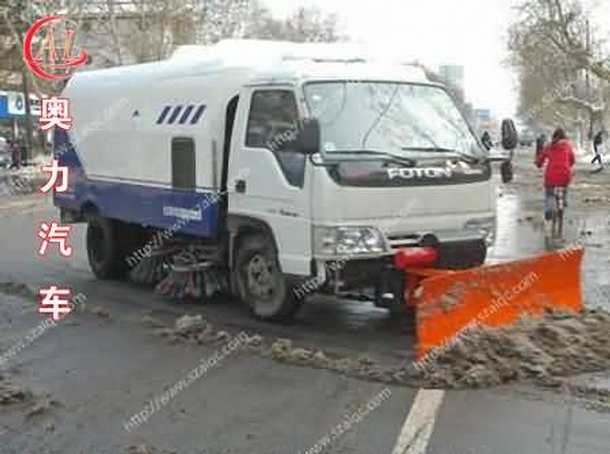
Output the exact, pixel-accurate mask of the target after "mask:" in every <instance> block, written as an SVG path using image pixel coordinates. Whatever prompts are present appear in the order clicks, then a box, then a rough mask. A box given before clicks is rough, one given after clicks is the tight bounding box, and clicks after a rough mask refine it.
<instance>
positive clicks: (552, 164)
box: [536, 128, 575, 221]
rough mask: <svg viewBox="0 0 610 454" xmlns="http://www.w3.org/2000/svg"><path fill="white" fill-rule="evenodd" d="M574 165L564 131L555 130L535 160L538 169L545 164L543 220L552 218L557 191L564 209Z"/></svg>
mask: <svg viewBox="0 0 610 454" xmlns="http://www.w3.org/2000/svg"><path fill="white" fill-rule="evenodd" d="M574 163H575V158H574V149H573V148H572V145H571V144H570V142H569V141H568V138H567V136H566V133H565V131H564V130H563V129H561V128H557V129H556V130H555V132H554V133H553V138H552V140H551V143H549V144H548V145H546V146H545V147H544V148H543V150H542V152H541V153H540V154H539V155H538V157H537V158H536V165H537V166H538V167H539V168H540V167H542V166H544V165H545V164H546V168H545V170H544V188H545V197H544V218H545V219H546V220H547V221H550V220H551V219H552V217H553V210H554V206H555V194H556V193H557V190H559V191H561V192H562V193H563V196H564V197H563V200H564V207H567V190H568V186H569V185H570V183H571V182H572V168H573V167H574Z"/></svg>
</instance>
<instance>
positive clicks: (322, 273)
mask: <svg viewBox="0 0 610 454" xmlns="http://www.w3.org/2000/svg"><path fill="white" fill-rule="evenodd" d="M422 246H431V247H434V248H435V249H436V251H437V257H438V258H437V261H436V264H435V266H434V267H435V268H439V269H450V270H459V269H466V268H472V267H475V266H479V265H481V264H482V263H483V262H484V261H485V257H486V255H487V245H486V243H485V239H484V238H481V237H476V236H475V237H470V238H468V237H458V236H456V237H454V238H453V240H451V239H448V238H445V241H442V242H441V241H439V240H438V238H435V237H430V236H428V237H424V238H421V239H419V240H418V241H417V242H414V243H412V244H409V245H407V246H404V247H407V248H408V247H422ZM400 249H402V248H398V247H397V248H395V249H394V251H392V252H391V253H389V254H387V255H384V256H378V257H369V258H353V259H351V258H346V259H340V260H326V261H322V260H318V261H316V274H317V275H318V276H319V278H321V280H323V281H325V282H326V285H325V289H326V290H328V291H332V292H333V293H336V292H338V291H353V290H356V289H362V288H370V287H375V288H376V287H379V286H382V287H383V286H385V284H384V283H387V282H388V281H393V280H395V279H397V276H398V279H400V280H401V281H402V280H404V275H403V272H402V271H400V270H397V269H396V267H395V265H394V253H395V252H396V251H398V250H400ZM393 285H394V284H392V286H393Z"/></svg>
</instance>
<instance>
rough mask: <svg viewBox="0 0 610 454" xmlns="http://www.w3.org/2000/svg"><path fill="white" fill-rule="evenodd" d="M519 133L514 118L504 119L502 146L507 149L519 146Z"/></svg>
mask: <svg viewBox="0 0 610 454" xmlns="http://www.w3.org/2000/svg"><path fill="white" fill-rule="evenodd" d="M518 142H519V135H518V134H517V128H516V127H515V123H514V122H513V120H510V119H505V120H502V148H504V149H505V150H514V149H515V148H517V144H518Z"/></svg>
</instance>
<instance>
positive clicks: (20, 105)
mask: <svg viewBox="0 0 610 454" xmlns="http://www.w3.org/2000/svg"><path fill="white" fill-rule="evenodd" d="M30 111H31V113H32V115H34V116H36V117H38V116H40V101H39V99H38V98H36V97H33V96H30ZM24 116H25V97H24V96H23V94H22V93H18V92H10V91H9V92H6V91H5V92H0V120H2V119H11V118H22V117H24Z"/></svg>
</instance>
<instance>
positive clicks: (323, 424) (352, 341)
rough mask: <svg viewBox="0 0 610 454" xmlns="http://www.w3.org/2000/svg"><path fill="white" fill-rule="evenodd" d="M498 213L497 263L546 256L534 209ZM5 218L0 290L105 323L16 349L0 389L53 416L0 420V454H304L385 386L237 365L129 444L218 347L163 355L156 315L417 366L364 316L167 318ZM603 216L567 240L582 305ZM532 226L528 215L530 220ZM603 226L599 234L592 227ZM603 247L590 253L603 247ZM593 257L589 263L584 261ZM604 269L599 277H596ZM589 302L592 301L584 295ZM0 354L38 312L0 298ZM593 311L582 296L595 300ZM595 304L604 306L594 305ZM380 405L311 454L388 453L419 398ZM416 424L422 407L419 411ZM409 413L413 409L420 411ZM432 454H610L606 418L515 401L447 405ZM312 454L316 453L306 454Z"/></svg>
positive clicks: (237, 310) (490, 393)
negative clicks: (576, 259)
mask: <svg viewBox="0 0 610 454" xmlns="http://www.w3.org/2000/svg"><path fill="white" fill-rule="evenodd" d="M499 200H500V205H501V208H500V213H501V215H502V218H501V223H500V225H501V228H500V230H499V238H498V244H497V247H496V248H495V249H494V250H493V251H492V259H497V260H504V259H509V258H514V257H519V256H526V255H528V254H530V253H534V252H539V251H542V250H544V248H545V245H544V240H543V238H542V236H541V235H540V232H539V231H537V230H536V225H535V219H534V220H533V221H528V220H527V219H526V218H527V217H528V216H530V213H531V214H532V215H535V213H536V212H537V210H539V206H538V204H539V201H537V200H535V199H534V198H532V199H531V200H524V198H523V197H518V196H517V194H511V193H510V190H507V191H506V192H505V193H504V195H503V196H502V197H501V198H500V199H499ZM8 203H11V204H12V205H11V206H10V207H9V208H7V201H4V202H3V203H2V204H0V205H1V207H0V233H1V234H2V238H3V241H2V251H1V252H2V256H1V260H0V281H2V282H6V281H14V282H24V283H31V284H34V285H36V286H41V285H44V284H58V285H60V284H61V285H69V286H70V287H72V289H73V292H74V293H79V292H82V293H83V294H85V295H86V296H87V302H88V303H89V304H99V305H100V306H102V307H104V308H105V309H106V310H107V311H108V312H109V314H110V318H108V319H106V318H103V317H96V316H94V315H89V314H85V315H74V316H71V318H70V319H68V320H66V322H65V325H60V326H58V327H55V328H53V329H51V330H49V331H48V332H46V333H45V334H44V335H43V336H41V338H40V339H38V340H37V341H36V342H34V343H33V344H31V345H29V346H27V347H26V348H24V349H23V350H22V351H21V352H20V353H19V354H18V355H17V356H16V357H15V358H14V359H13V360H12V361H11V362H10V363H9V366H8V370H7V371H6V372H5V375H6V376H7V377H9V378H10V379H11V380H14V381H17V382H19V383H22V384H25V385H26V386H28V387H31V388H32V389H34V390H35V391H36V392H37V394H39V395H42V394H44V393H45V392H48V393H50V395H51V396H52V397H53V398H54V399H57V401H59V402H60V405H58V406H57V407H53V408H52V409H51V410H49V411H47V412H44V413H43V414H41V415H37V416H33V417H26V416H25V413H26V412H27V409H24V408H20V407H19V406H17V407H15V406H13V407H3V406H0V453H1V454H4V453H7V454H8V453H19V454H21V453H30V452H31V453H81V452H82V453H95V454H97V453H100V454H101V453H117V454H120V453H123V452H127V451H125V449H126V447H127V446H129V445H132V444H139V443H147V444H149V445H150V446H155V447H156V448H157V449H158V452H176V453H180V454H191V453H192V454H203V453H210V454H220V453H223V454H224V453H261V454H263V453H265V454H267V453H295V454H296V453H299V452H301V453H305V452H307V450H308V449H313V448H315V444H316V443H319V442H320V440H321V439H322V437H324V436H325V435H327V434H329V433H331V432H332V431H333V428H335V427H336V426H337V425H338V424H340V423H341V422H342V421H344V420H345V418H346V417H347V416H348V415H350V414H352V413H353V412H354V411H355V410H356V409H357V408H359V407H360V406H362V405H365V404H366V403H367V402H369V400H370V399H372V398H374V397H375V396H378V395H379V393H381V392H383V391H384V390H385V386H383V385H380V384H376V383H369V382H365V381H361V380H355V379H350V378H346V377H343V376H340V375H337V374H334V373H332V372H329V371H325V370H318V369H310V368H301V367H293V366H287V365H281V364H278V363H275V362H273V361H272V360H270V359H265V358H259V357H253V356H249V355H247V354H241V353H240V354H234V355H231V356H229V357H227V358H226V359H224V360H223V361H222V362H221V363H220V365H219V366H218V367H216V368H214V369H212V370H210V371H209V372H207V373H206V374H205V375H204V377H202V378H201V379H200V380H198V381H197V382H195V383H194V384H192V385H191V386H190V387H189V388H188V389H186V390H185V391H183V392H182V393H181V394H180V395H178V396H177V397H175V398H174V399H173V400H172V401H171V402H170V403H169V404H168V405H167V407H165V408H162V409H161V410H159V411H158V412H157V413H155V414H154V415H153V416H152V417H151V419H150V420H149V422H148V423H146V424H144V425H142V426H141V427H139V428H137V429H136V430H134V431H133V432H131V433H128V432H126V431H125V430H124V429H123V426H122V424H123V421H124V420H125V419H126V418H128V417H130V416H131V415H132V414H133V413H135V412H137V411H139V410H141V409H142V407H143V405H144V403H145V402H147V401H148V400H150V399H151V398H153V397H154V396H155V395H158V394H159V393H161V392H162V391H163V389H164V388H166V387H168V386H171V385H172V384H173V383H175V382H176V381H177V380H179V379H180V378H182V377H183V376H184V375H185V374H186V373H187V372H188V371H189V370H190V369H191V368H192V367H194V366H195V365H196V364H197V362H198V361H199V360H200V359H201V358H205V357H209V356H211V355H212V354H213V353H214V348H213V347H203V346H199V347H194V346H186V345H169V344H168V343H167V342H165V341H164V340H163V339H161V338H159V337H157V336H154V335H153V334H152V333H151V329H150V328H149V327H146V326H144V325H143V324H142V320H141V319H142V315H143V313H145V312H148V311H152V312H153V313H154V314H155V316H156V317H158V318H160V319H162V320H164V321H166V322H168V323H171V322H172V321H173V319H174V318H175V317H176V316H179V315H182V314H183V313H184V312H189V313H202V314H204V315H205V317H206V318H208V319H210V320H212V321H213V322H215V323H216V324H218V325H219V326H222V327H223V328H225V329H227V330H228V331H230V332H232V333H236V332H238V331H241V330H246V331H248V332H250V333H262V334H264V335H266V336H277V337H289V338H292V339H294V340H295V343H298V344H300V345H301V344H302V345H304V346H308V347H314V348H323V349H324V350H326V351H330V352H336V353H339V354H342V355H350V356H360V355H368V356H371V357H374V358H376V359H377V360H379V361H380V362H388V363H396V362H401V361H405V360H409V359H411V358H412V350H411V347H412V345H413V338H412V335H411V327H409V326H407V325H406V323H405V322H404V320H403V321H401V320H397V319H394V318H392V317H390V316H389V315H388V314H387V313H386V312H385V311H382V310H378V309H375V308H373V307H372V306H371V305H368V304H365V303H353V304H348V305H346V304H343V303H338V302H334V301H328V300H325V301H318V302H316V303H314V304H311V305H308V306H306V307H305V310H304V311H303V313H302V314H301V315H300V316H299V318H298V319H297V321H296V322H295V323H294V324H293V325H291V326H277V325H268V324H263V323H260V322H257V321H254V320H252V319H251V318H250V317H249V316H248V314H247V313H246V311H244V310H243V309H242V308H241V307H240V306H239V305H237V304H235V303H229V304H217V305H213V306H207V307H206V306H195V305H189V306H183V305H171V304H169V303H166V302H164V301H162V300H160V299H159V298H157V297H155V296H154V295H153V294H152V292H151V291H150V290H149V289H145V288H138V287H136V286H133V285H130V284H124V283H115V282H112V283H108V282H103V283H102V282H98V281H95V280H94V279H93V277H92V275H91V273H90V272H89V270H88V265H87V263H86V257H85V254H84V238H83V233H84V229H83V228H82V226H77V227H76V228H75V231H74V232H73V234H72V236H71V239H72V243H73V245H74V247H75V256H74V257H72V258H70V259H62V258H59V257H56V256H55V255H54V254H49V256H48V257H45V258H44V259H43V258H38V257H37V255H36V240H35V238H36V230H37V226H38V224H39V223H40V222H41V221H42V220H45V221H49V220H51V219H54V218H56V212H55V210H54V209H53V208H51V207H49V206H48V204H46V205H45V204H44V203H39V202H36V201H35V200H33V198H32V197H21V198H19V199H11V200H10V201H8ZM598 208H599V207H593V209H592V210H589V211H587V210H582V211H579V212H578V213H577V214H578V216H576V217H575V218H574V219H573V221H574V222H572V223H571V224H569V229H568V232H567V236H568V238H570V237H571V238H576V236H577V235H578V230H580V229H581V228H582V220H583V219H585V220H586V221H587V225H588V226H589V227H587V228H588V229H592V231H593V232H594V233H593V234H591V235H589V238H588V240H587V241H589V242H590V243H592V244H593V245H592V246H590V247H588V248H587V256H586V257H587V258H586V261H585V282H588V283H589V284H591V285H589V286H588V288H587V291H589V290H590V289H591V288H593V287H595V285H606V283H604V282H603V279H604V276H607V275H605V274H604V273H603V272H601V273H600V272H599V270H600V269H601V270H602V271H603V269H604V268H603V266H604V264H605V265H607V260H608V258H610V254H609V253H608V251H609V250H610V249H608V247H609V245H608V235H606V233H604V232H607V230H604V229H607V226H606V225H605V224H604V222H603V221H604V219H605V214H604V213H603V210H602V211H601V212H600V210H599V209H598ZM538 212H539V211H538ZM598 218H599V219H601V221H599V220H596V219H598ZM599 244H601V246H599ZM590 251H593V252H590ZM600 267H601V268H600ZM592 294H593V293H591V295H592ZM0 299H1V301H2V304H1V305H0V314H1V315H2V317H1V322H0V346H1V347H2V350H4V349H5V348H7V346H9V345H11V344H12V343H14V342H15V340H17V339H19V338H20V336H23V333H24V332H25V331H27V330H28V329H31V328H33V327H34V326H36V325H37V324H38V323H40V320H41V319H40V317H39V315H38V314H36V313H35V311H34V308H33V307H32V306H31V305H30V304H28V303H26V302H24V301H23V300H20V299H18V298H15V297H9V296H0ZM590 299H591V300H593V299H594V297H593V296H591V298H590ZM595 302H596V303H599V304H602V305H603V304H606V302H604V301H602V300H600V299H599V298H598V299H597V300H595ZM388 389H389V391H390V393H391V394H390V395H389V398H387V399H386V400H384V401H383V402H382V403H380V405H379V406H378V407H376V408H375V409H374V410H372V411H370V413H368V414H366V415H365V417H364V418H363V419H362V421H360V422H359V423H357V424H354V425H352V426H351V427H349V429H348V430H346V431H345V432H344V433H342V434H341V435H340V436H337V437H336V438H333V439H332V441H331V442H330V443H328V444H327V445H324V449H325V450H320V451H319V452H329V453H346V454H348V453H350V454H351V453H354V454H364V453H370V454H385V453H388V454H390V453H392V450H393V448H394V446H395V444H396V441H397V438H398V436H399V434H400V433H401V429H402V427H403V423H404V421H405V418H406V417H407V415H408V414H409V413H410V412H415V413H417V411H415V410H413V408H412V407H413V402H414V398H415V396H416V393H417V391H418V390H415V389H409V388H399V387H389V388H388ZM418 409H419V407H418ZM416 410H417V409H416ZM432 422H433V427H431V428H430V438H429V443H428V446H427V448H424V450H423V451H422V450H420V451H417V450H414V451H411V452H427V453H438V454H445V453H447V454H450V453H451V454H453V453H456V454H468V453H472V454H487V453H489V454H492V453H493V454H504V453H506V454H509V453H510V454H513V453H515V452H522V453H532V454H534V453H536V454H538V453H550V454H555V453H557V454H559V453H562V454H564V453H565V454H567V453H573V454H581V453H583V454H589V453H591V454H605V453H607V452H610V448H609V447H610V434H609V431H608V427H610V413H608V412H599V411H590V410H587V409H585V408H584V407H583V405H582V403H581V402H571V401H570V399H569V398H568V397H566V396H565V395H561V394H557V393H546V392H543V391H541V390H537V389H532V388H528V387H521V386H512V387H503V388H499V389H492V390H484V391H459V392H447V393H445V394H444V397H443V399H442V403H441V404H440V406H439V408H438V409H437V412H436V413H434V414H433V417H432ZM310 452H314V451H310Z"/></svg>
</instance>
